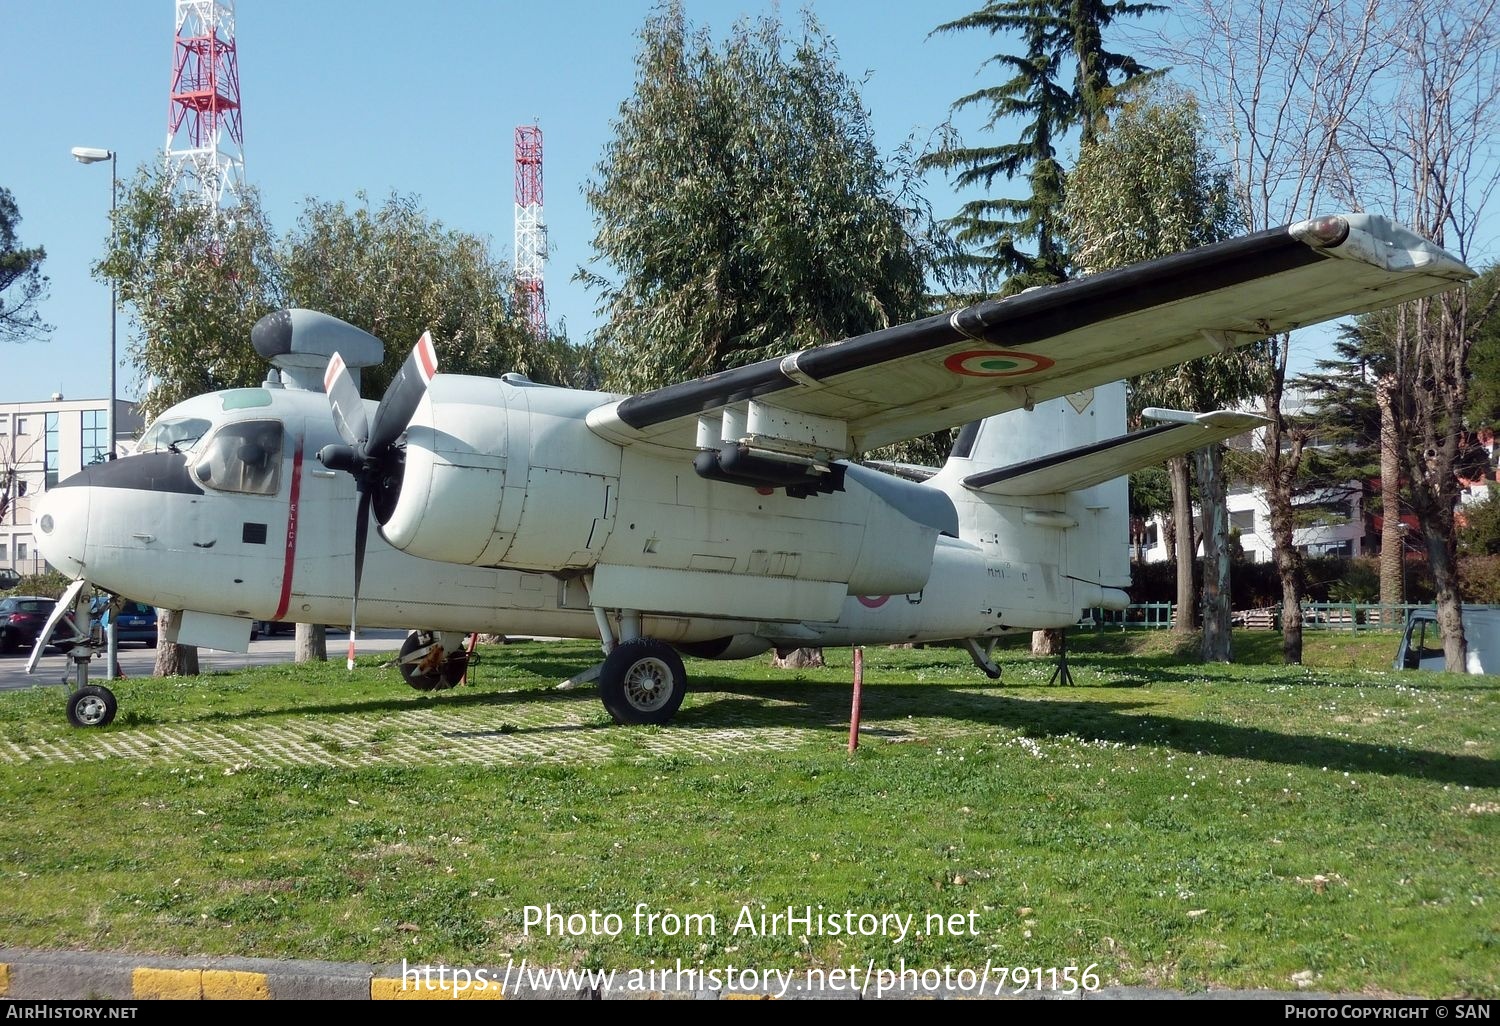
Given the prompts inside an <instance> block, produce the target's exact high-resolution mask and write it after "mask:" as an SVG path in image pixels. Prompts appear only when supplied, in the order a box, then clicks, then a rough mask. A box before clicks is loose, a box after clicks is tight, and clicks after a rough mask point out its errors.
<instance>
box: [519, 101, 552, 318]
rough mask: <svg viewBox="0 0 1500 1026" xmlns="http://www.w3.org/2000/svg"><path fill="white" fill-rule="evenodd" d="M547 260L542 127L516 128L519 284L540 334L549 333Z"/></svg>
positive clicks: (525, 126) (527, 310)
mask: <svg viewBox="0 0 1500 1026" xmlns="http://www.w3.org/2000/svg"><path fill="white" fill-rule="evenodd" d="M546 260H547V226H546V225H545V224H543V223H542V130H541V128H540V127H539V126H537V125H521V126H520V127H518V128H517V129H516V285H517V287H518V289H519V291H520V298H521V302H523V303H524V304H525V306H526V309H525V314H526V323H527V324H529V325H531V330H532V332H533V333H535V334H536V335H537V336H538V337H541V336H545V335H546V334H547V294H546V292H545V291H544V290H543V288H542V265H543V264H544V263H545V262H546Z"/></svg>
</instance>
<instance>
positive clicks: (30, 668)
mask: <svg viewBox="0 0 1500 1026" xmlns="http://www.w3.org/2000/svg"><path fill="white" fill-rule="evenodd" d="M88 586H89V582H88V581H87V580H85V579H84V578H82V577H80V578H78V580H76V581H74V582H73V583H72V584H70V585H68V590H67V591H65V592H63V593H62V598H60V599H58V600H57V605H55V606H53V607H52V615H51V616H49V617H47V623H46V624H45V625H44V626H43V627H42V631H41V633H40V634H38V635H37V636H36V645H35V646H33V647H32V649H31V659H30V660H29V661H28V662H27V663H26V672H27V673H35V672H36V664H37V663H38V662H40V661H41V658H42V653H43V652H45V651H47V643H48V642H50V641H51V640H52V632H53V631H55V630H57V625H58V624H60V623H62V620H63V617H65V616H67V615H68V614H69V613H72V612H73V611H74V609H75V608H76V607H77V605H78V596H79V595H80V594H82V592H83V589H84V588H87V587H88ZM74 633H75V634H76V633H77V623H76V622H75V623H74Z"/></svg>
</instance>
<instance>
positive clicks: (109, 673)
mask: <svg viewBox="0 0 1500 1026" xmlns="http://www.w3.org/2000/svg"><path fill="white" fill-rule="evenodd" d="M72 153H73V159H74V160H76V161H78V163H80V164H97V163H99V162H100V161H103V160H107V161H109V237H110V241H111V242H113V241H114V237H115V194H116V193H117V192H118V191H119V189H118V184H117V183H118V181H119V176H118V174H117V169H118V156H119V155H118V154H117V153H115V151H114V150H101V149H98V148H96V147H92V146H74V147H73V150H72ZM118 307H119V284H118V283H117V282H116V281H115V279H114V277H113V276H111V277H110V279H109V408H108V409H107V410H105V411H104V433H105V434H107V435H108V436H109V452H108V454H107V456H106V457H105V458H106V459H111V460H112V459H114V458H115V362H116V360H115V322H116V320H117V316H116V310H117V309H118ZM105 633H106V637H107V638H108V642H107V644H106V646H105V658H106V659H108V660H109V666H108V668H107V669H106V670H105V671H104V676H105V677H106V678H108V679H113V678H114V675H115V661H116V659H118V658H119V651H120V641H119V637H120V635H119V632H118V631H117V630H116V628H115V617H114V616H113V615H111V616H110V618H109V627H108V629H107V630H106V632H105Z"/></svg>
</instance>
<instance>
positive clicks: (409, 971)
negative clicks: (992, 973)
mask: <svg viewBox="0 0 1500 1026" xmlns="http://www.w3.org/2000/svg"><path fill="white" fill-rule="evenodd" d="M426 968H430V969H432V970H434V971H435V970H436V967H435V966H434V967H427V966H426V965H425V964H424V965H422V966H409V965H404V964H396V965H374V964H365V963H360V962H318V961H311V960H298V959H271V958H180V957H172V956H150V957H138V956H132V955H106V954H92V953H86V952H75V951H36V950H30V949H25V948H0V1000H4V1001H28V1000H29V1001H88V1000H105V1001H153V1000H204V1001H212V1000H229V1001H267V1000H279V1001H287V1000H291V1001H326V1000H335V1001H372V1000H373V1001H412V1000H470V1001H473V1000H487V1001H496V1000H502V999H504V1000H512V1001H514V1000H545V1001H598V1000H658V1001H659V1000H689V1001H691V1000H698V1001H704V1000H707V1001H729V1000H742V1001H743V1000H765V999H769V998H774V997H776V996H777V995H776V994H775V993H774V992H772V991H771V990H769V989H767V988H764V987H762V988H760V989H758V990H752V991H731V990H715V989H703V988H694V987H690V986H669V985H666V984H665V983H663V984H662V985H661V986H656V987H652V988H649V989H641V990H627V989H625V988H623V987H616V988H614V989H612V990H606V989H604V988H603V987H602V986H588V985H583V984H579V985H577V986H569V987H561V986H559V987H546V988H538V987H532V986H524V985H521V984H520V983H517V982H514V979H513V977H514V975H515V974H514V973H513V972H512V971H511V968H510V967H499V966H494V967H484V968H482V969H481V968H478V967H475V968H470V969H466V970H459V971H458V972H459V973H462V974H464V975H462V976H460V977H459V979H460V980H462V981H463V983H464V985H463V986H462V987H455V986H454V983H453V979H454V973H455V970H453V969H448V968H446V967H444V972H445V973H446V974H447V975H446V976H444V975H442V974H436V975H434V972H429V973H428V975H427V976H426V978H425V979H424V977H423V976H422V974H421V972H420V970H421V969H426ZM537 969H538V970H540V971H542V972H546V971H547V970H546V969H545V968H544V967H537ZM403 971H404V972H405V975H404V976H403ZM481 974H482V975H481ZM621 975H622V977H623V975H625V974H623V973H622V974H621ZM502 980H507V981H510V982H509V983H508V985H507V986H505V987H503V988H502V987H501V986H500V985H499V981H502ZM478 981H483V982H484V984H485V985H484V986H483V987H480V986H478ZM781 997H782V998H783V999H804V1000H807V999H811V1000H820V999H830V1000H831V999H841V1000H861V999H862V1000H874V997H873V996H872V995H870V994H861V993H858V992H856V991H852V990H848V989H834V990H828V991H819V990H816V989H809V988H808V987H807V985H806V984H805V983H803V982H800V981H799V982H797V983H796V984H794V985H793V986H792V987H791V988H790V989H789V990H788V991H787V992H786V993H785V994H784V995H781ZM902 997H906V998H919V999H926V1000H955V999H965V998H976V997H977V996H976V995H972V994H966V993H962V992H958V991H948V990H939V991H936V992H925V993H920V994H905V995H901V994H891V995H887V996H886V997H884V998H882V1000H898V999H900V998H902ZM996 997H1000V998H1005V999H1016V998H1020V999H1027V998H1031V999H1051V1000H1057V999H1072V1000H1079V999H1082V1000H1106V1001H1108V1000H1114V1001H1130V1000H1162V999H1176V998H1184V999H1189V1000H1215V999H1219V1000H1222V999H1231V1000H1244V999H1264V1000H1276V1001H1291V1000H1295V1001H1309V1000H1328V999H1332V998H1335V997H1337V995H1333V994H1326V993H1314V992H1311V991H1292V992H1285V991H1269V990H1261V991H1207V992H1205V993H1201V994H1181V993H1177V992H1174V991H1166V990H1161V989H1158V988H1154V987H1108V988H1105V989H1103V990H1100V991H1095V992H1092V993H1086V994H1084V993H1080V994H1059V993H1051V992H1047V991H1028V992H1026V993H1023V994H1010V993H1006V994H1002V995H994V994H985V995H983V998H982V999H994V998H996Z"/></svg>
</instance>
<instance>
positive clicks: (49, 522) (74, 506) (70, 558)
mask: <svg viewBox="0 0 1500 1026" xmlns="http://www.w3.org/2000/svg"><path fill="white" fill-rule="evenodd" d="M92 492H93V489H92V488H50V489H48V490H47V491H46V492H44V493H43V494H42V497H41V499H40V500H39V501H38V502H37V507H36V545H37V548H38V549H39V550H40V551H41V553H42V558H43V559H45V560H46V561H47V562H48V563H51V564H52V565H53V566H54V567H56V568H57V569H58V570H60V571H61V572H62V573H63V574H64V575H65V576H67V577H81V576H83V572H84V567H85V566H86V565H87V564H88V549H87V545H88V533H89V504H90V501H91V498H92V494H91V493H92Z"/></svg>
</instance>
